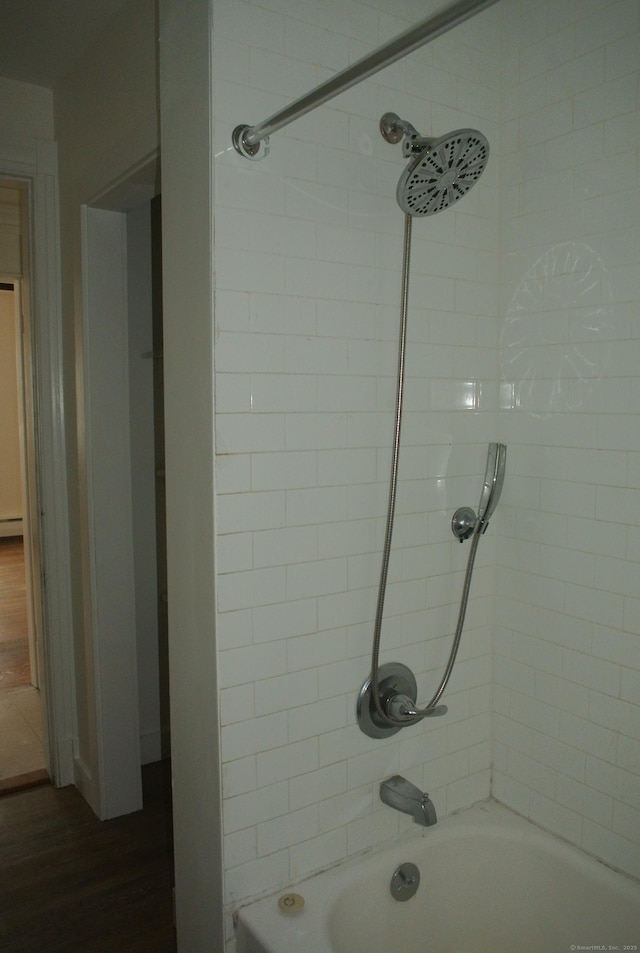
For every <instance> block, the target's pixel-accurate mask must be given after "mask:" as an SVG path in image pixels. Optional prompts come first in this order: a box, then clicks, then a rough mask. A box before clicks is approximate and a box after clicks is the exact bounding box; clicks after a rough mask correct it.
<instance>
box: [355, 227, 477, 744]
mask: <svg viewBox="0 0 640 953" xmlns="http://www.w3.org/2000/svg"><path fill="white" fill-rule="evenodd" d="M411 225H412V218H411V216H410V215H409V214H407V215H405V225H404V247H403V260H402V294H401V304H400V340H399V345H398V380H397V392H396V416H395V431H394V439H393V454H392V461H391V478H390V481H389V501H388V506H387V524H386V530H385V537H384V546H383V551H382V568H381V571H380V583H379V585H378V602H377V606H376V619H375V627H374V636H373V649H372V652H371V694H372V696H373V702H374V705H375V709H376V712H377V714H378V716H379V717H380V718H381V719H382V721H384V722H385V723H386V724H388V725H392V726H393V727H394V728H401V727H403V726H405V725H410V724H414V723H415V722H417V721H420V719H422V718H425V717H428V716H429V715H432V714H434V710H435V707H436V705H437V704H438V702H439V700H440V698H441V697H442V694H443V692H444V690H445V689H446V687H447V685H448V683H449V679H450V678H451V673H452V671H453V666H454V664H455V660H456V656H457V654H458V647H459V645H460V639H461V637H462V629H463V626H464V620H465V615H466V612H467V602H468V600H469V590H470V588H471V577H472V575H473V566H474V563H475V558H476V552H477V549H478V544H479V542H480V536H481V535H482V530H481V528H480V526H479V525H478V526H477V527H476V530H475V531H474V533H473V536H472V539H471V548H470V550H469V558H468V560H467V569H466V573H465V577H464V584H463V587H462V599H461V601H460V610H459V612H458V622H457V625H456V631H455V635H454V637H453V644H452V646H451V652H450V653H449V659H448V661H447V665H446V668H445V671H444V674H443V676H442V679H441V680H440V684H439V686H438V689H437V691H436V693H435V694H434V696H433V698H432V699H431V701H430V702H429V703H428V704H427V705H426V706H425V707H424V708H418V709H416V714H415V715H414V716H412V717H407V718H395V717H394V716H392V715H390V714H389V713H388V712H387V711H385V709H384V707H383V705H382V700H381V698H380V686H379V658H380V640H381V636H382V621H383V618H384V600H385V595H386V591H387V576H388V574H389V561H390V559H391V542H392V539H393V523H394V518H395V509H396V495H397V489H398V463H399V459H400V434H401V430H402V403H403V398H404V376H405V357H406V346H407V309H408V302H409V266H410V260H411Z"/></svg>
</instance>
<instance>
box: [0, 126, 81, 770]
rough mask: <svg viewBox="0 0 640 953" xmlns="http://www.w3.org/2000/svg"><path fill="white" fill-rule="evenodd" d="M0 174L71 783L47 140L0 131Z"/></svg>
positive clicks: (57, 322) (58, 765)
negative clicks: (16, 208)
mask: <svg viewBox="0 0 640 953" xmlns="http://www.w3.org/2000/svg"><path fill="white" fill-rule="evenodd" d="M0 178H2V179H3V180H4V181H6V183H7V185H12V184H13V185H16V186H19V187H20V188H21V189H22V190H23V192H24V194H25V196H26V203H25V207H26V215H25V220H26V221H27V222H28V231H29V239H30V240H29V256H28V259H27V260H26V261H25V262H24V263H23V271H25V272H26V273H25V274H24V275H23V278H25V285H24V290H25V297H27V296H28V301H27V303H26V307H28V308H29V312H30V317H31V322H32V336H33V351H34V360H35V364H36V367H37V375H36V379H35V381H34V390H35V393H34V399H35V402H36V431H37V460H38V486H37V495H38V502H39V509H40V527H39V529H40V533H39V535H40V540H41V544H42V545H41V563H42V582H43V586H42V614H43V655H44V671H43V673H42V681H41V685H40V690H41V692H42V694H43V713H44V716H45V718H44V721H45V733H46V736H47V740H48V749H49V764H48V770H49V773H50V775H51V777H52V780H53V781H54V783H56V784H57V785H59V786H63V785H66V784H71V783H73V780H74V740H75V736H76V731H75V684H74V653H73V622H72V603H71V573H70V552H69V511H68V497H67V462H66V440H65V413H64V388H63V384H64V381H63V343H62V311H61V295H60V239H59V218H58V169H57V152H56V148H55V144H54V143H50V142H47V143H45V142H40V141H38V140H36V139H24V138H19V139H13V138H11V137H8V138H4V137H1V136H0Z"/></svg>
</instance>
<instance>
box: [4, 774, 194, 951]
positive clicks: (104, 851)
mask: <svg viewBox="0 0 640 953" xmlns="http://www.w3.org/2000/svg"><path fill="white" fill-rule="evenodd" d="M143 786H144V803H145V807H144V810H142V811H138V812H136V813H134V814H130V815H127V816H125V817H122V818H116V819H114V820H110V821H99V820H97V818H96V817H95V815H94V814H93V812H92V811H91V809H90V808H89V806H88V805H87V804H86V802H85V801H84V800H83V798H82V797H81V796H80V794H79V793H78V791H77V790H76V789H75V788H73V787H68V788H62V789H56V788H54V787H52V786H51V785H45V786H42V787H37V788H33V789H31V790H28V791H23V792H21V793H18V794H10V795H5V796H4V797H0V950H1V951H3V953H4V951H7V953H36V951H37V953H58V951H69V953H71V951H73V953H174V951H175V950H176V942H175V934H174V927H173V898H172V868H173V862H172V832H171V802H170V791H171V787H170V777H169V763H168V762H161V763H158V764H156V765H148V766H146V767H145V768H143Z"/></svg>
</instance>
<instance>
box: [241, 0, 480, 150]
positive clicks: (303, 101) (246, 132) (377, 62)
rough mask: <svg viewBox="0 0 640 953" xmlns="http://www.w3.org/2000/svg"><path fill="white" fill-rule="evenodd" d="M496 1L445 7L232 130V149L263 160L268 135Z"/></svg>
mask: <svg viewBox="0 0 640 953" xmlns="http://www.w3.org/2000/svg"><path fill="white" fill-rule="evenodd" d="M497 2H498V0H458V2H457V3H453V4H452V5H451V6H449V7H446V8H445V9H444V10H441V11H440V12H439V13H435V14H433V15H432V16H430V17H428V18H427V19H426V20H424V21H423V22H422V23H419V24H418V25H417V26H414V27H411V28H410V29H409V30H405V32H404V33H400V34H399V35H398V36H396V37H395V38H394V39H392V40H390V41H389V42H388V43H385V44H384V45H383V46H379V47H378V49H376V50H374V51H373V52H372V53H369V54H367V56H364V57H363V58H362V59H360V60H358V61H357V62H356V63H353V64H352V65H351V66H348V67H347V68H346V69H343V70H342V71H341V72H340V73H336V75H335V76H332V77H331V78H330V79H328V80H325V82H324V83H321V84H320V85H319V86H316V87H315V89H312V90H311V92H309V93H307V94H306V95H305V96H301V97H300V98H299V99H296V100H294V102H292V103H290V104H289V105H288V106H286V107H285V108H284V109H281V110H280V111H279V112H277V113H274V114H273V116H270V117H269V118H268V119H265V120H264V122H261V123H259V124H258V125H257V126H248V125H246V124H244V125H240V126H236V128H235V129H234V130H233V145H234V148H235V149H236V151H237V152H239V153H240V155H243V156H245V157H246V158H247V159H257V158H262V156H261V155H259V153H260V143H261V142H262V141H264V140H267V139H268V138H269V136H270V135H271V133H273V132H277V131H278V129H282V127H283V126H287V125H288V124H289V123H290V122H293V121H294V120H295V119H299V118H300V117H301V116H304V115H306V113H308V112H310V111H311V110H312V109H315V108H316V107H317V106H322V105H323V103H326V102H327V101H328V100H329V99H333V97H334V96H338V95H339V94H340V93H343V92H345V91H346V90H347V89H350V88H351V87H352V86H355V85H356V83H360V82H362V80H364V79H368V77H369V76H373V74H374V73H377V72H378V71H379V70H381V69H384V68H385V66H390V65H391V64H392V63H395V62H396V61H397V60H399V59H402V57H403V56H407V55H408V54H409V53H413V51H414V50H417V49H419V47H421V46H424V45H425V44H426V43H429V42H430V41H431V40H435V39H436V37H438V36H441V35H442V34H443V33H446V32H447V31H448V30H451V29H453V27H455V26H458V25H459V24H460V23H464V21H465V20H468V19H470V18H471V17H472V16H475V15H476V13H480V12H481V11H482V10H484V9H486V8H487V7H490V6H493V4H494V3H497Z"/></svg>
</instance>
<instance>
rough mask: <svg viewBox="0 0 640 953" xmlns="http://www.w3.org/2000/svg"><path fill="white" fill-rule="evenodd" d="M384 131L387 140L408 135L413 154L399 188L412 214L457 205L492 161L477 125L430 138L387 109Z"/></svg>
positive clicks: (404, 206)
mask: <svg viewBox="0 0 640 953" xmlns="http://www.w3.org/2000/svg"><path fill="white" fill-rule="evenodd" d="M380 131H381V132H382V135H383V137H384V138H385V139H386V140H387V142H399V141H400V139H402V138H403V137H404V140H405V141H404V142H403V152H404V154H405V155H406V156H410V157H412V159H411V162H410V163H409V165H408V166H407V168H406V169H405V171H404V172H403V173H402V175H401V176H400V181H399V182H398V188H397V190H396V198H397V200H398V205H399V206H400V208H401V209H402V211H403V212H406V213H407V214H409V215H420V216H426V215H435V213H436V212H441V211H443V209H446V208H449V207H450V206H451V205H454V204H455V203H456V202H457V201H459V199H461V198H462V197H463V196H465V195H466V194H467V192H468V191H469V189H471V188H472V187H473V186H474V185H475V184H476V182H477V181H478V179H479V178H480V176H481V175H482V173H483V172H484V170H485V168H486V165H487V162H488V161H489V143H488V141H487V139H486V138H485V137H484V136H483V135H482V133H481V132H478V130H477V129H457V130H456V131H455V132H450V133H448V134H447V135H445V136H441V137H440V138H439V139H429V138H427V137H424V136H420V135H419V134H418V133H417V132H416V130H415V129H414V127H413V126H412V125H411V123H409V122H406V120H403V119H400V118H399V117H398V116H396V114H395V113H385V114H384V116H383V117H382V119H381V120H380Z"/></svg>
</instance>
